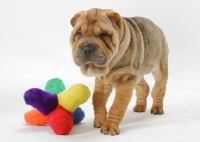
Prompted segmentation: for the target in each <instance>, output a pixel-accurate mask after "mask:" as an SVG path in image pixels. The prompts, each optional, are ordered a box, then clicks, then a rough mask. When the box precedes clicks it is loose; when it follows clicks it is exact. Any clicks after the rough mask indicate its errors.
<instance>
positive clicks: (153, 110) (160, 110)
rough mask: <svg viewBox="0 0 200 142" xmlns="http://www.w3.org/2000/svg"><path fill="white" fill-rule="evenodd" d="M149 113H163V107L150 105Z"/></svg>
mask: <svg viewBox="0 0 200 142" xmlns="http://www.w3.org/2000/svg"><path fill="white" fill-rule="evenodd" d="M151 113H152V114H163V113H164V110H163V107H162V106H152V108H151Z"/></svg>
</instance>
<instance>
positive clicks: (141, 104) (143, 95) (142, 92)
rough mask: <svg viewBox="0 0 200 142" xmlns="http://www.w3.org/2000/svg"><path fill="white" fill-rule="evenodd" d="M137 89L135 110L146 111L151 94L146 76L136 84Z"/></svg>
mask: <svg viewBox="0 0 200 142" xmlns="http://www.w3.org/2000/svg"><path fill="white" fill-rule="evenodd" d="M135 90H136V96H137V100H136V105H135V106H134V108H133V111H135V112H144V111H145V110H146V107H147V101H146V100H147V96H148V95H149V90H150V89H149V85H148V84H147V82H146V81H145V80H144V78H142V79H141V81H140V82H139V83H137V84H136V85H135Z"/></svg>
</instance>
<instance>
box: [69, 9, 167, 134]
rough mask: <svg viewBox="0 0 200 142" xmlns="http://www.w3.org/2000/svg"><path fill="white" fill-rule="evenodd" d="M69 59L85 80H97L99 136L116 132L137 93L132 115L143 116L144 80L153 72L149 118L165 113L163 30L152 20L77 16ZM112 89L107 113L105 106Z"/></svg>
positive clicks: (94, 12)
mask: <svg viewBox="0 0 200 142" xmlns="http://www.w3.org/2000/svg"><path fill="white" fill-rule="evenodd" d="M71 25H72V26H73V29H72V32H71V35H70V44H71V47H72V56H73V60H74V62H75V64H76V65H77V66H78V67H80V71H81V73H82V74H83V75H86V76H91V77H95V85H94V86H95V87H94V92H93V98H92V99H93V106H94V115H95V117H94V127H98V128H101V129H100V131H101V133H103V134H110V135H116V134H119V133H120V129H119V124H120V122H121V121H122V119H123V117H124V113H125V111H126V109H127V106H128V104H129V102H130V100H131V96H132V93H133V90H134V89H135V90H136V96H137V100H136V104H135V106H134V107H133V111H135V112H144V111H145V110H146V106H147V96H148V94H149V91H150V89H149V86H148V84H147V82H146V81H145V80H144V75H145V74H148V73H152V74H153V76H154V79H155V84H154V87H153V89H152V92H151V95H152V98H153V104H152V107H151V110H150V112H151V113H152V114H163V113H164V110H163V99H164V96H165V91H166V84H167V78H168V46H167V42H166V39H165V36H164V34H163V32H162V30H161V29H160V28H159V27H158V26H156V25H155V24H154V23H153V22H152V21H150V20H148V19H146V18H142V17H133V18H126V17H121V16H120V15H119V14H118V13H117V12H115V11H113V10H110V9H109V10H104V9H97V8H94V9H90V10H88V11H80V12H78V13H76V14H75V15H74V16H73V17H72V19H71ZM113 88H114V89H115V91H116V93H115V99H114V101H113V104H112V106H111V108H110V109H109V111H108V112H107V109H106V102H107V100H108V97H109V95H110V94H111V92H112V90H113Z"/></svg>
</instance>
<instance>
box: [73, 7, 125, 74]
mask: <svg viewBox="0 0 200 142" xmlns="http://www.w3.org/2000/svg"><path fill="white" fill-rule="evenodd" d="M71 25H72V26H73V30H72V32H71V35H70V44H71V47H72V55H73V59H74V62H75V64H76V65H77V66H79V67H80V69H81V72H82V73H83V74H84V75H86V76H102V75H105V74H107V73H108V72H109V64H110V62H111V61H112V59H113V57H114V56H115V55H116V54H117V53H118V48H119V30H120V28H121V25H122V20H121V17H120V15H119V14H118V13H116V12H114V11H112V10H102V9H90V10H88V11H81V12H79V13H77V14H75V15H74V17H73V18H72V19H71Z"/></svg>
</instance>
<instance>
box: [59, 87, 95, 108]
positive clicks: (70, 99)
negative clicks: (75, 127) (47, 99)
mask: <svg viewBox="0 0 200 142" xmlns="http://www.w3.org/2000/svg"><path fill="white" fill-rule="evenodd" d="M90 94H91V93H90V90H89V88H88V87H87V86H85V85H83V84H75V85H73V86H71V87H70V88H69V89H67V90H65V91H63V92H61V93H60V94H58V104H59V105H61V106H62V107H64V108H65V109H66V110H68V111H70V112H74V111H75V110H76V108H77V107H78V106H79V105H80V104H83V103H85V102H86V101H87V100H88V98H89V97H90Z"/></svg>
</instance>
